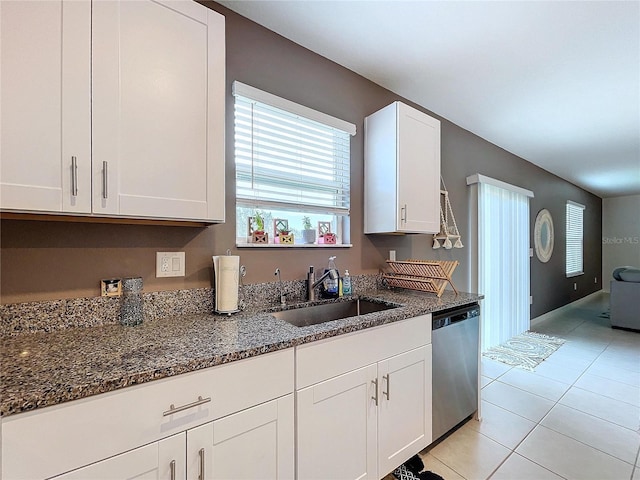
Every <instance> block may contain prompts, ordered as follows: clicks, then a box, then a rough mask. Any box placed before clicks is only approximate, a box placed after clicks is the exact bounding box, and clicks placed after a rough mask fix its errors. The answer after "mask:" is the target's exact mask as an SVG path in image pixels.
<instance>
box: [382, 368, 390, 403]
mask: <svg viewBox="0 0 640 480" xmlns="http://www.w3.org/2000/svg"><path fill="white" fill-rule="evenodd" d="M390 376H391V375H390V374H386V375H383V376H382V378H383V379H384V380H386V381H387V391H386V392H385V391H384V390H383V391H382V394H383V395H384V396H385V397H387V400H389V398H390V392H391V382H390V381H389V377H390Z"/></svg>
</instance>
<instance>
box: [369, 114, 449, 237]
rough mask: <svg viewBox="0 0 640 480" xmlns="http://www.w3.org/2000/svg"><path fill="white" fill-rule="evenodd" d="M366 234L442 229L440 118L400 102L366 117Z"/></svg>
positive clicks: (428, 231) (422, 231)
mask: <svg viewBox="0 0 640 480" xmlns="http://www.w3.org/2000/svg"><path fill="white" fill-rule="evenodd" d="M364 157H365V162H364V185H365V187H364V230H365V233H437V232H438V231H439V229H440V121H439V120H436V119H434V118H432V117H430V116H429V115H426V114H424V113H422V112H420V111H418V110H416V109H414V108H411V107H409V106H408V105H405V104H403V103H401V102H394V103H392V104H391V105H388V106H387V107H385V108H383V109H382V110H379V111H377V112H375V113H373V114H372V115H370V116H368V117H367V118H365V151H364Z"/></svg>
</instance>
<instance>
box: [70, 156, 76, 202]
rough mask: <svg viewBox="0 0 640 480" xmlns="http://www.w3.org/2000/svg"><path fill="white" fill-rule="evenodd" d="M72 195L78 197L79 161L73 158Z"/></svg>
mask: <svg viewBox="0 0 640 480" xmlns="http://www.w3.org/2000/svg"><path fill="white" fill-rule="evenodd" d="M71 195H73V196H74V197H77V196H78V159H77V158H76V157H71Z"/></svg>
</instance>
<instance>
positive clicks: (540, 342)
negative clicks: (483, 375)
mask: <svg viewBox="0 0 640 480" xmlns="http://www.w3.org/2000/svg"><path fill="white" fill-rule="evenodd" d="M563 343H565V340H563V339H561V338H556V337H551V336H549V335H543V334H541V333H535V332H524V333H522V334H520V335H516V336H515V337H513V338H510V339H509V340H507V341H506V342H504V343H503V344H501V345H498V346H496V347H491V348H490V349H489V350H487V351H486V352H483V353H482V355H483V356H485V357H487V358H490V359H492V360H497V361H498V362H501V363H505V364H507V365H511V366H514V367H518V368H522V369H524V370H529V371H533V370H534V369H535V367H536V366H538V365H539V364H540V363H541V362H542V361H543V360H544V359H545V358H547V357H548V356H549V355H551V354H552V353H553V352H555V351H556V350H557V349H558V348H560V347H561V346H562V344H563Z"/></svg>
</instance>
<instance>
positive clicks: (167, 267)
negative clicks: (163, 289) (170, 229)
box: [156, 252, 185, 278]
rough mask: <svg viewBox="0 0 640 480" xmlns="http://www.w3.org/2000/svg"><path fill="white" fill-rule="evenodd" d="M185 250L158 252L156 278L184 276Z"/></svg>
mask: <svg viewBox="0 0 640 480" xmlns="http://www.w3.org/2000/svg"><path fill="white" fill-rule="evenodd" d="M184 263H185V255H184V252H156V278H160V277H184V267H185V265H184Z"/></svg>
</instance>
